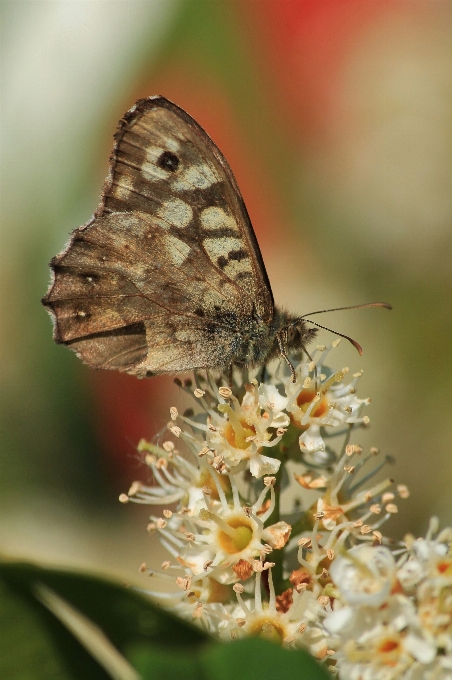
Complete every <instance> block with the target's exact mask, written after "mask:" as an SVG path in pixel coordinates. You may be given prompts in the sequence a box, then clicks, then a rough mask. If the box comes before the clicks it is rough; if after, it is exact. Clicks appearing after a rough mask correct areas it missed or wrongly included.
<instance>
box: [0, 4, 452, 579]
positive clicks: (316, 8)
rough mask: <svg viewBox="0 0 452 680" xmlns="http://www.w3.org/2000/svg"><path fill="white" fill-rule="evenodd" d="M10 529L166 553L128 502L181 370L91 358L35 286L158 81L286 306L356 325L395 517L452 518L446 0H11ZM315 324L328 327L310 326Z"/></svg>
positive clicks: (342, 361)
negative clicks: (207, 147)
mask: <svg viewBox="0 0 452 680" xmlns="http://www.w3.org/2000/svg"><path fill="white" fill-rule="evenodd" d="M1 11H2V17H1V31H2V35H1V68H2V74H1V76H2V225H3V226H2V248H1V276H2V282H1V294H2V295H1V297H2V306H3V307H2V331H3V334H2V344H1V348H2V352H3V358H2V371H1V381H2V384H1V399H2V404H1V419H2V441H1V479H0V485H1V488H0V492H1V493H0V503H1V549H2V551H3V552H6V553H7V554H10V555H14V556H18V557H31V558H39V559H41V560H44V561H46V562H48V563H49V562H50V563H54V564H73V565H79V566H84V567H91V568H95V569H100V570H102V571H105V572H110V573H115V574H120V575H122V576H127V577H128V578H130V579H135V580H137V579H138V575H137V574H136V572H137V567H138V565H139V564H140V563H141V562H142V561H143V560H146V561H147V562H148V563H149V564H152V563H153V560H155V563H156V564H158V563H159V562H160V561H161V560H162V558H163V556H162V554H161V553H160V551H159V548H158V547H157V546H156V545H155V544H152V543H151V542H150V539H149V538H148V537H147V534H146V532H145V526H146V518H147V515H148V514H149V510H148V509H146V508H142V507H136V506H133V507H131V506H130V505H129V506H127V507H124V506H121V505H120V504H119V503H118V502H117V497H118V494H119V492H121V491H125V490H127V488H128V486H129V483H130V482H131V481H132V480H133V479H136V478H142V477H143V471H142V470H141V468H140V466H139V461H138V458H137V454H136V451H135V446H136V444H137V442H138V440H139V439H140V438H141V437H146V438H151V437H152V436H153V435H154V434H155V433H157V432H158V431H160V430H161V429H162V428H163V427H164V426H165V423H166V421H167V417H168V416H167V414H168V408H169V406H170V405H173V404H175V405H177V404H178V403H179V401H180V397H179V395H178V392H177V389H176V388H175V387H174V385H173V383H172V378H171V377H170V378H155V379H153V380H150V381H138V380H136V379H134V378H132V377H128V376H124V375H119V374H115V373H110V372H93V371H90V370H89V369H88V368H86V367H85V366H83V365H82V364H81V362H80V361H79V360H78V359H77V358H76V357H75V355H73V353H71V352H70V351H68V350H67V349H65V348H63V347H57V346H56V345H55V344H54V343H53V341H52V337H51V322H50V319H49V318H48V315H47V314H46V312H45V310H44V309H43V308H42V307H41V305H40V298H41V297H42V295H43V294H44V293H45V291H46V288H47V285H48V281H49V270H48V267H47V263H48V261H49V260H50V258H51V257H52V256H53V255H54V254H55V253H57V252H59V251H60V250H61V249H62V247H63V244H64V243H65V241H66V240H67V238H68V235H69V233H70V231H71V230H72V229H74V228H75V227H77V226H79V225H80V224H83V223H84V222H86V221H87V220H88V219H89V217H90V215H91V214H92V213H93V211H94V210H95V208H96V206H97V202H98V197H99V194H100V189H101V186H102V182H103V179H104V177H105V175H106V172H107V168H108V156H109V153H110V150H111V146H112V135H113V132H114V130H115V127H116V123H117V121H118V120H119V118H120V117H121V116H122V114H123V113H124V111H126V110H127V109H128V108H129V107H130V106H131V105H132V104H133V103H134V101H135V100H136V99H137V98H138V97H144V96H148V95H151V94H162V95H164V96H166V97H168V98H169V99H172V100H173V101H175V102H176V103H177V104H179V106H182V107H183V108H185V109H186V110H187V111H188V112H189V113H190V114H191V115H192V116H193V117H194V118H195V119H197V120H198V121H199V123H200V124H201V125H203V126H204V127H205V128H206V130H207V131H208V132H209V134H210V135H211V136H212V137H213V139H214V140H215V142H216V143H217V144H218V146H219V148H220V149H221V150H222V151H223V153H224V155H225V156H226V158H227V159H228V161H229V163H230V165H231V166H232V168H233V171H234V173H235V174H236V177H237V180H238V182H239V185H240V187H241V189H242V193H243V196H244V199H245V202H246V204H247V207H248V210H249V213H250V216H251V219H252V221H253V224H254V228H255V231H256V235H257V238H258V240H259V243H260V246H261V249H262V253H263V257H264V260H265V263H266V266H267V269H268V273H269V277H270V280H271V282H272V287H273V292H274V295H275V299H276V301H277V303H279V304H283V305H284V306H286V307H287V308H289V309H290V310H291V311H294V312H299V313H303V312H308V311H312V310H315V309H323V308H326V307H333V306H338V305H352V304H355V303H361V302H365V301H370V300H387V301H389V302H391V303H392V304H393V305H394V311H393V312H391V313H388V312H386V311H384V310H379V309H370V310H362V311H353V312H343V313H336V314H334V315H325V316H323V317H318V318H319V321H320V322H321V323H322V322H323V323H325V324H327V325H329V326H332V327H333V328H335V329H336V330H338V331H340V332H343V333H347V334H349V335H351V336H353V337H354V338H355V339H357V340H358V341H359V342H360V343H361V344H362V345H363V347H364V356H363V357H362V358H360V357H359V356H358V355H357V354H356V352H355V350H354V349H353V348H352V347H351V346H349V345H348V344H347V345H346V343H342V345H341V346H340V349H339V350H338V351H337V353H336V355H335V356H336V361H335V365H336V366H337V367H341V366H343V365H348V366H350V368H351V370H352V371H356V370H358V369H360V368H364V371H365V372H364V377H363V380H362V382H361V384H360V395H361V396H370V397H372V404H371V406H370V407H369V409H368V411H367V413H368V415H369V416H370V418H371V428H370V429H369V431H367V432H365V433H363V434H359V435H358V436H357V437H356V439H355V441H356V442H357V443H359V442H361V443H363V444H364V445H365V446H370V445H375V446H378V447H379V448H380V449H381V450H382V452H383V453H387V454H391V455H393V456H395V458H396V464H395V466H394V467H392V468H391V470H390V475H391V476H393V477H394V478H395V479H396V481H397V482H405V483H407V484H408V486H409V487H410V489H411V492H412V493H411V496H410V498H409V499H408V500H407V501H405V502H403V504H401V506H400V513H399V515H398V516H397V517H395V518H394V519H393V520H392V521H391V523H390V524H389V525H387V527H386V533H389V534H392V535H395V536H398V537H400V536H402V535H403V534H404V533H406V532H407V531H412V532H413V533H419V532H423V531H424V530H425V528H426V525H427V521H428V518H429V516H430V515H431V514H438V515H439V516H440V518H441V520H442V522H443V524H446V523H449V524H450V523H452V505H451V503H450V480H451V477H452V447H451V444H450V442H451V439H452V418H451V417H450V415H449V413H450V411H449V408H450V405H449V398H450V392H451V384H452V375H451V371H452V360H451V353H450V337H451V330H452V328H451V326H452V314H451V311H452V310H451V283H452V266H451V264H452V263H451V259H452V258H451V252H452V229H451V220H452V205H451V179H452V177H451V174H452V173H451V157H452V144H451V141H452V41H451V35H452V3H451V2H450V1H448V0H446V1H444V2H442V1H441V0H439V1H435V2H433V1H431V0H422V1H420V2H417V1H416V0H410V1H406V2H403V1H400V0H389V1H387V2H386V1H384V0H373V1H372V2H369V1H368V0H350V1H348V0H322V1H319V0H293V1H292V0H283V1H280V2H278V1H277V0H256V1H254V0H147V1H144V2H142V1H141V0H133V1H129V2H128V1H116V0H110V1H109V2H103V1H97V0H93V1H87V2H81V1H80V2H79V1H75V0H66V1H61V2H59V1H52V0H50V1H44V2H42V1H40V0H33V1H30V2H24V1H23V0H10V1H8V0H6V1H3V2H2V3H1ZM320 339H321V341H322V342H331V340H333V339H334V336H331V335H330V334H327V333H322V335H321V336H320Z"/></svg>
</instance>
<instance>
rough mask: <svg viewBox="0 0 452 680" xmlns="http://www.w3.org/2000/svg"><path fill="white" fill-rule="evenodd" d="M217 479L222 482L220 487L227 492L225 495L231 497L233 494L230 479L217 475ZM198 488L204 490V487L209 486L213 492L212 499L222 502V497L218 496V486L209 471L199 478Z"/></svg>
mask: <svg viewBox="0 0 452 680" xmlns="http://www.w3.org/2000/svg"><path fill="white" fill-rule="evenodd" d="M217 479H218V481H219V482H220V486H221V488H222V489H223V491H224V492H225V494H226V495H227V496H229V495H230V494H231V482H230V481H229V477H226V476H225V475H217ZM196 486H197V487H198V489H202V488H203V487H204V486H207V487H208V488H209V489H210V491H211V492H212V494H211V496H210V497H211V498H212V499H213V500H214V501H218V500H220V497H219V495H218V489H217V486H216V484H215V482H214V480H213V478H212V475H211V474H210V472H209V471H208V470H205V471H204V472H203V473H202V474H201V476H200V478H199V482H198V483H197V485H196Z"/></svg>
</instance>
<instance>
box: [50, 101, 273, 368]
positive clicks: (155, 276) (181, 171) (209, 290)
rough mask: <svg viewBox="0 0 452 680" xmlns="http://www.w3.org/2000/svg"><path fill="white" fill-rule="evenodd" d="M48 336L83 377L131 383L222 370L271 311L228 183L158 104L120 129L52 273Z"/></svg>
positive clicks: (142, 107) (173, 114) (209, 154)
mask: <svg viewBox="0 0 452 680" xmlns="http://www.w3.org/2000/svg"><path fill="white" fill-rule="evenodd" d="M52 266H53V269H54V273H55V277H54V283H53V285H52V287H51V289H50V290H49V293H48V295H47V296H46V298H45V300H44V303H45V304H46V305H47V306H48V307H50V308H51V310H52V312H53V314H54V316H55V336H56V339H57V340H59V341H60V342H64V343H65V344H68V345H70V346H71V347H72V348H73V349H74V350H75V351H76V352H77V353H78V354H79V355H80V356H81V358H82V359H83V360H84V361H85V362H86V363H88V364H89V365H91V366H96V367H97V366H101V367H104V368H117V369H119V370H125V371H128V372H130V373H134V374H137V375H146V374H151V373H152V374H153V373H161V372H173V371H184V370H190V369H192V368H201V367H214V366H220V365H221V366H225V365H227V363H228V362H230V361H232V360H233V357H234V352H235V346H236V343H237V336H240V333H241V330H242V329H243V328H244V325H245V326H246V323H245V322H246V320H248V319H250V318H251V317H252V315H253V314H254V313H256V314H257V316H258V317H259V318H260V319H261V320H262V322H264V323H267V322H268V321H269V320H270V319H271V317H272V314H273V299H272V295H271V289H270V286H269V283H268V279H267V275H266V272H265V268H264V265H263V262H262V258H261V255H260V251H259V248H258V245H257V242H256V239H255V236H254V232H253V230H252V227H251V223H250V221H249V218H248V215H247V212H246V208H245V206H244V204H243V199H242V198H241V195H240V192H239V190H238V187H237V184H236V181H235V179H234V176H233V174H232V172H231V170H230V169H229V166H228V165H227V163H226V161H225V160H224V158H223V156H222V155H221V153H220V152H219V150H218V149H217V148H216V146H215V145H214V144H213V142H212V141H211V140H210V138H209V137H208V135H207V134H206V133H205V132H204V131H203V130H202V128H200V126H199V125H197V123H195V121H193V119H191V118H190V117H189V116H188V115H187V114H186V113H185V112H184V111H182V110H181V109H179V108H178V107H176V106H175V105H174V104H171V103H170V102H168V101H167V100H166V99H163V98H161V97H156V98H149V99H146V100H140V101H139V102H137V104H136V105H135V107H133V108H132V109H131V110H130V111H129V112H128V113H127V114H126V115H125V116H124V119H123V120H122V121H121V122H120V125H119V128H118V132H117V133H116V144H115V147H114V150H113V154H112V158H111V167H110V172H109V175H108V177H107V180H106V182H105V185H104V191H103V196H102V201H101V204H100V206H99V208H98V209H97V211H96V214H95V218H94V220H93V221H92V222H90V223H88V225H86V226H85V227H80V228H79V229H77V230H75V232H74V234H73V236H72V239H71V241H70V243H69V246H68V247H67V249H66V250H65V251H64V252H63V253H61V254H60V255H59V256H57V257H56V258H54V261H53V263H52Z"/></svg>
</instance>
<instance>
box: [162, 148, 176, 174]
mask: <svg viewBox="0 0 452 680" xmlns="http://www.w3.org/2000/svg"><path fill="white" fill-rule="evenodd" d="M157 165H158V166H159V167H160V168H162V170H169V171H170V172H176V170H177V168H178V167H179V159H178V157H177V156H176V154H174V153H171V151H164V152H163V153H162V155H161V156H160V157H159V159H158V161H157Z"/></svg>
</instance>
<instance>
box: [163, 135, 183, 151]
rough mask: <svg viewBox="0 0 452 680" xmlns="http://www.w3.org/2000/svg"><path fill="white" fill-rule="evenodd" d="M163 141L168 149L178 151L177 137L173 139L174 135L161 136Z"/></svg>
mask: <svg viewBox="0 0 452 680" xmlns="http://www.w3.org/2000/svg"><path fill="white" fill-rule="evenodd" d="M163 142H164V144H165V147H166V148H167V149H168V151H172V152H173V153H174V152H175V151H179V146H180V144H179V142H178V140H177V139H174V137H163Z"/></svg>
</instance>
